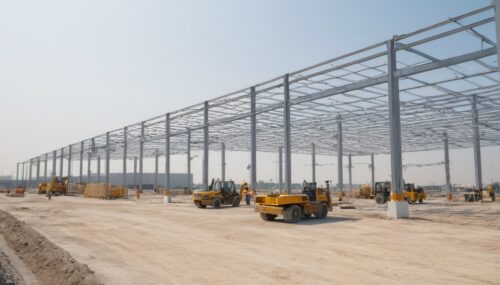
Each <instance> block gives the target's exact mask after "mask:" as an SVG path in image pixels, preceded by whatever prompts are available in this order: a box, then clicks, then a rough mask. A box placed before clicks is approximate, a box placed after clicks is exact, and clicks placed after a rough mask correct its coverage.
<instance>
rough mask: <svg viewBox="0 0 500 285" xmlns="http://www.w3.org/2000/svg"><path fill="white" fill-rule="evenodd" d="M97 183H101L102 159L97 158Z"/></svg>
mask: <svg viewBox="0 0 500 285" xmlns="http://www.w3.org/2000/svg"><path fill="white" fill-rule="evenodd" d="M97 183H101V157H100V156H98V157H97Z"/></svg>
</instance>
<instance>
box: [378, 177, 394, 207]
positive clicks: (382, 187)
mask: <svg viewBox="0 0 500 285" xmlns="http://www.w3.org/2000/svg"><path fill="white" fill-rule="evenodd" d="M390 196H391V182H389V181H384V182H375V202H377V204H384V203H385V202H387V201H389V199H390Z"/></svg>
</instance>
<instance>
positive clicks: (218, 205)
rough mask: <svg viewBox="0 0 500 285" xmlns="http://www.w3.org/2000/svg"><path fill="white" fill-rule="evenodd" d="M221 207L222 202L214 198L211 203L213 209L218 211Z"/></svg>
mask: <svg viewBox="0 0 500 285" xmlns="http://www.w3.org/2000/svg"><path fill="white" fill-rule="evenodd" d="M221 205H222V201H221V200H220V199H219V198H214V200H213V201H212V206H213V207H214V208H215V209H219V208H220V206H221Z"/></svg>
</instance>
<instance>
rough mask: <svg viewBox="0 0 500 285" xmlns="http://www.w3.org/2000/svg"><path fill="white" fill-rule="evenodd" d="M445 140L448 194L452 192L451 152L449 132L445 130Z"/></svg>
mask: <svg viewBox="0 0 500 285" xmlns="http://www.w3.org/2000/svg"><path fill="white" fill-rule="evenodd" d="M443 137H444V138H443V142H444V172H445V176H446V190H447V191H448V194H451V191H452V188H451V179H450V153H449V149H448V133H447V132H444V134H443Z"/></svg>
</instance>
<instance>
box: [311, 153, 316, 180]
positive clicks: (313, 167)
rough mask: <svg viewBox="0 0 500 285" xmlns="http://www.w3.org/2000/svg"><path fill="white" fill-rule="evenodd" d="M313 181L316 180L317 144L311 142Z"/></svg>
mask: <svg viewBox="0 0 500 285" xmlns="http://www.w3.org/2000/svg"><path fill="white" fill-rule="evenodd" d="M311 166H312V167H311V170H312V175H311V182H316V145H315V144H314V143H311Z"/></svg>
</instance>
